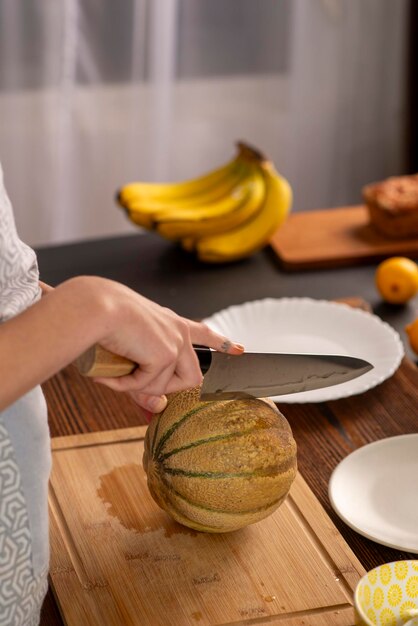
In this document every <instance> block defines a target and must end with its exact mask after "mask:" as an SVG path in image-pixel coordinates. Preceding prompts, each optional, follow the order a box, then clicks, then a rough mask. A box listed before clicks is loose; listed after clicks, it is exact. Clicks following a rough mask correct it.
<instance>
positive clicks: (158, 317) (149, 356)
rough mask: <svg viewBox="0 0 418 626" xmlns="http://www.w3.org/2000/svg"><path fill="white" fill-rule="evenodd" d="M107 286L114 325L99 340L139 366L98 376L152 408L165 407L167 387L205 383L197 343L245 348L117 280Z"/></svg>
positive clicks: (236, 351) (237, 350)
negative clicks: (120, 373) (129, 371)
mask: <svg viewBox="0 0 418 626" xmlns="http://www.w3.org/2000/svg"><path fill="white" fill-rule="evenodd" d="M108 287H109V292H108V293H107V296H108V297H109V298H111V301H109V302H108V305H107V306H108V307H109V308H110V310H112V313H111V316H110V319H111V320H112V323H111V325H112V329H110V328H109V330H107V329H106V332H105V334H104V335H103V337H101V338H100V339H99V343H100V344H101V345H102V346H103V347H104V348H106V349H107V350H110V351H112V352H115V353H116V354H119V355H121V356H124V357H127V358H129V359H131V360H132V361H134V362H135V363H138V364H139V367H138V368H137V369H136V370H134V371H133V373H132V374H129V375H128V376H122V377H120V378H95V379H94V380H95V381H96V382H99V383H101V384H103V385H106V386H107V387H110V388H111V389H113V390H115V391H125V392H128V393H129V394H130V395H131V397H132V398H133V399H134V400H135V401H136V402H137V403H138V404H139V405H140V406H142V407H143V408H145V409H146V410H148V411H151V412H159V411H162V410H163V409H164V408H165V406H166V403H167V399H166V397H165V395H166V394H167V393H172V392H175V391H180V390H182V389H189V388H192V387H195V386H197V385H199V384H201V382H202V373H201V370H200V366H199V361H198V359H197V356H196V354H195V352H194V350H193V344H200V345H205V346H208V347H210V348H213V349H215V350H218V351H222V352H228V353H229V354H241V353H242V352H243V347H242V346H240V345H238V344H234V343H233V342H231V341H230V340H229V339H227V338H226V337H224V336H223V335H219V334H218V333H215V332H214V331H212V330H211V329H210V328H209V327H208V326H206V325H205V324H202V323H199V322H194V321H191V320H188V319H185V318H183V317H180V316H179V315H177V314H176V313H174V312H173V311H171V310H170V309H167V308H163V307H161V306H159V305H158V304H156V303H155V302H152V301H150V300H148V299H147V298H144V297H143V296H140V295H138V294H136V293H135V292H133V291H131V290H130V289H128V288H126V287H124V286H123V285H120V284H118V283H110V284H109V285H108ZM111 291H112V295H110V292H111ZM115 304H116V306H115Z"/></svg>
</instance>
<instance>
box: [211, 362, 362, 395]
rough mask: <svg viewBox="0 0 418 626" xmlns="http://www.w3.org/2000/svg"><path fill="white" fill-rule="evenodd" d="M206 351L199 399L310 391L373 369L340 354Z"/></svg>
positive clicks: (350, 378)
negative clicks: (207, 363)
mask: <svg viewBox="0 0 418 626" xmlns="http://www.w3.org/2000/svg"><path fill="white" fill-rule="evenodd" d="M210 352H211V363H210V366H209V367H208V368H207V371H206V374H205V375H204V378H203V386H202V391H201V398H202V400H217V399H222V400H227V399H233V398H237V397H243V396H248V395H250V396H255V397H256V398H263V397H268V396H282V395H285V394H291V393H299V392H301V391H311V390H312V389H321V388H323V387H331V386H333V385H338V384H340V383H344V382H347V381H350V380H353V379H354V378H357V377H358V376H362V375H363V374H365V373H366V372H369V371H370V370H371V369H373V365H372V364H371V363H369V362H368V361H365V360H363V359H359V358H357V357H351V356H344V355H332V354H287V353H286V354H284V353H268V352H267V353H259V352H258V353H256V352H244V353H243V354H241V355H239V356H233V355H229V354H224V353H222V352H213V351H210Z"/></svg>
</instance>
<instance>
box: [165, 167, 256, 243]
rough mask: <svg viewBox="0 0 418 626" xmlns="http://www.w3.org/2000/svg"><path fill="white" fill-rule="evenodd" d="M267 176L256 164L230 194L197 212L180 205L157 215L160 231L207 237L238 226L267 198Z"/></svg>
mask: <svg viewBox="0 0 418 626" xmlns="http://www.w3.org/2000/svg"><path fill="white" fill-rule="evenodd" d="M264 196H265V179H264V177H263V174H262V172H261V169H260V168H259V167H255V166H252V167H251V169H250V172H249V175H248V177H245V178H244V179H243V180H242V181H241V182H240V183H239V184H238V185H237V186H236V187H235V188H234V189H233V191H232V192H231V193H229V194H228V195H227V196H225V197H223V198H221V200H219V201H217V202H213V203H210V204H206V205H202V206H196V207H195V208H194V209H193V211H191V210H189V209H183V210H182V209H181V208H179V209H178V210H177V211H170V212H168V213H167V212H165V211H162V212H160V213H158V215H156V216H155V219H156V228H157V232H158V233H159V234H160V235H161V236H163V237H166V238H167V239H173V240H177V239H183V238H185V237H190V236H193V237H199V238H200V237H203V236H208V235H214V234H218V233H223V232H224V231H226V230H230V229H232V228H235V227H236V226H238V225H239V224H241V223H242V222H244V221H245V220H247V219H249V218H250V217H251V216H253V215H254V214H255V213H256V212H257V211H258V210H259V209H260V206H261V204H262V203H263V201H264Z"/></svg>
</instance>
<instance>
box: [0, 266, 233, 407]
mask: <svg viewBox="0 0 418 626" xmlns="http://www.w3.org/2000/svg"><path fill="white" fill-rule="evenodd" d="M94 343H100V344H101V345H102V346H103V347H105V348H107V349H108V350H111V351H112V352H116V353H117V354H120V355H121V356H125V357H127V358H130V359H131V360H133V361H135V362H136V363H138V364H139V366H140V367H139V368H138V369H136V370H135V371H134V372H133V373H132V374H130V375H129V376H123V377H121V378H117V379H105V380H101V379H99V382H102V383H103V384H106V385H107V386H109V387H111V388H112V389H115V390H117V391H128V392H130V393H131V395H132V396H133V397H134V399H135V400H136V401H137V402H138V404H140V405H141V406H144V408H147V409H149V410H154V411H155V410H161V409H162V408H164V407H163V406H162V405H163V404H165V398H164V394H166V393H171V392H173V391H178V390H180V389H186V388H190V387H194V386H196V385H197V384H199V383H200V382H201V380H202V374H201V371H200V368H199V364H198V360H197V357H196V355H195V353H194V350H193V346H192V344H193V343H195V344H201V345H207V346H209V347H211V348H214V349H216V350H222V351H227V352H230V353H232V354H239V353H241V352H242V347H241V346H238V345H236V344H233V343H231V342H230V341H229V340H227V339H226V338H225V337H223V336H221V335H218V334H217V333H215V332H213V331H211V330H210V329H209V328H208V327H207V326H205V325H204V324H199V323H197V322H192V321H191V320H186V319H184V318H182V317H179V316H178V315H176V314H175V313H174V312H173V311H170V310H169V309H166V308H163V307H160V306H159V305H157V304H156V303H154V302H152V301H150V300H148V299H147V298H144V297H143V296H141V295H139V294H137V293H135V292H134V291H132V290H131V289H128V288H127V287H125V286H124V285H121V284H120V283H117V282H114V281H110V280H107V279H104V278H99V277H95V276H83V277H77V278H73V279H70V280H68V281H66V282H64V283H62V284H61V285H59V286H58V287H57V288H55V289H51V290H50V291H49V290H48V293H47V294H46V297H43V298H41V299H40V300H39V301H38V302H36V304H34V305H33V306H31V307H30V308H29V309H27V310H25V311H24V312H23V313H21V314H20V315H17V316H16V317H14V318H12V319H11V320H8V321H7V322H4V323H3V324H1V325H0V354H1V359H0V380H1V385H0V410H2V409H4V408H5V407H6V406H8V405H9V404H11V403H13V402H14V401H15V400H17V399H18V398H19V397H20V396H22V395H23V394H24V393H26V392H27V391H29V390H30V389H32V388H33V387H34V386H36V385H37V384H40V383H42V382H44V381H45V380H47V379H48V378H50V377H51V376H53V375H54V374H55V373H57V372H58V371H59V370H61V369H62V368H63V367H65V366H66V365H68V364H69V363H71V362H72V361H74V360H75V359H76V358H77V356H79V355H80V354H81V353H82V352H84V350H86V349H87V348H88V347H90V346H91V345H93V344H94ZM153 400H154V403H155V406H152V401H153Z"/></svg>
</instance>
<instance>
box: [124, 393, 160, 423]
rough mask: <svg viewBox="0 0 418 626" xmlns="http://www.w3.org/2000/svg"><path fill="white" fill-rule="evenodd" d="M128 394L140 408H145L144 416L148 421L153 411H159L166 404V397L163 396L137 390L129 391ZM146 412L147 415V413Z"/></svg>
mask: <svg viewBox="0 0 418 626" xmlns="http://www.w3.org/2000/svg"><path fill="white" fill-rule="evenodd" d="M129 395H130V396H131V398H132V400H134V401H135V402H136V403H137V404H138V405H139V406H140V407H141V408H142V409H144V410H145V412H146V414H145V417H146V419H147V421H148V422H150V421H151V417H152V415H149V414H153V413H161V411H164V409H165V407H166V406H167V398H166V397H165V396H164V395H163V396H153V395H149V394H147V393H141V392H139V391H130V392H129ZM147 413H148V415H147Z"/></svg>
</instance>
